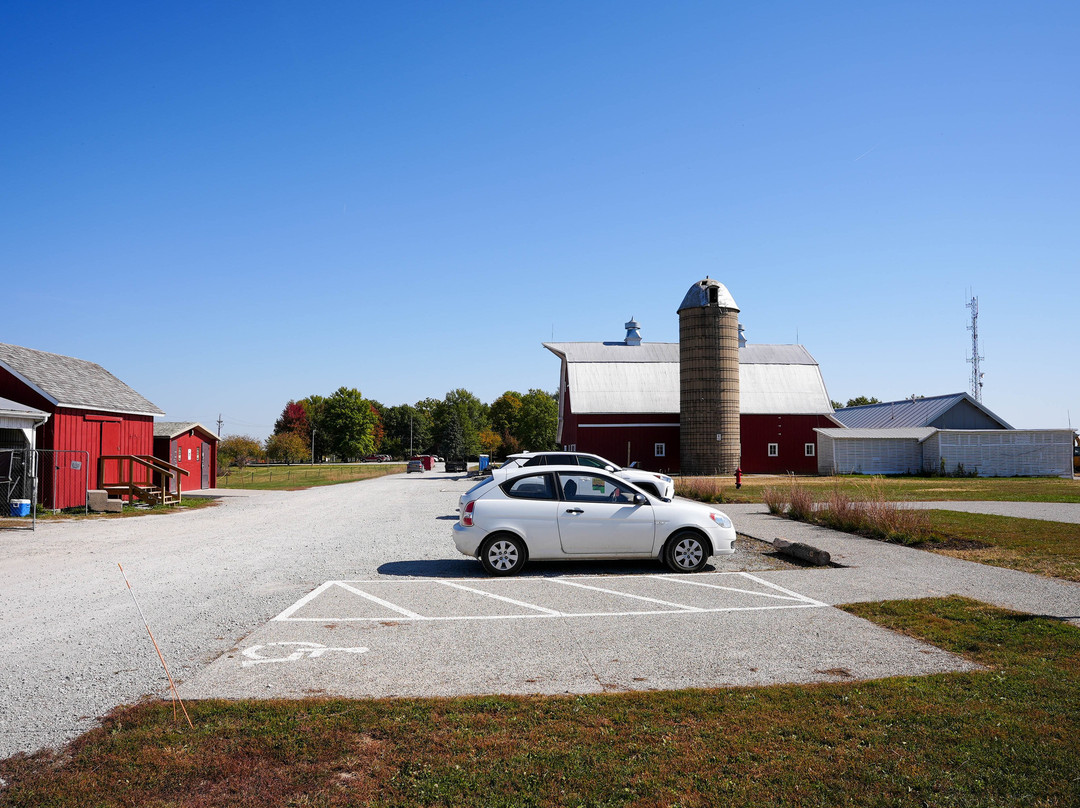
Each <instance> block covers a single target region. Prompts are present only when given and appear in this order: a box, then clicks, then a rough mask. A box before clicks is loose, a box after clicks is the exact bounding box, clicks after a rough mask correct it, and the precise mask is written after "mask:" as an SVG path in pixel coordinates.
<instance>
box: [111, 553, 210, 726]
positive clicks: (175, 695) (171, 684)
mask: <svg viewBox="0 0 1080 808" xmlns="http://www.w3.org/2000/svg"><path fill="white" fill-rule="evenodd" d="M116 566H118V567H120V574H121V575H123V576H124V583H126V584H127V588H128V592H130V593H131V599H132V600H133V601H135V608H136V609H138V610H139V617H141V618H142V621H143V625H144V626H145V627H146V633H147V634H149V635H150V642H152V643H153V644H154V650H155V651H157V655H158V659H160V660H161V667H163V668H164V669H165V675H166V676H167V677H169V687H170V688H171V689H172V694H173V719H174V720H175V719H176V702H180V709H181V710H183V711H184V718H186V719H187V722H188V726H189V727H191V728H192V729H195V725H194V724H192V723H191V716H189V715H188V711H187V707H185V706H184V700H183V699H181V698H180V694H179V693H178V692H177V691H176V682H174V681H173V678H172V674H171V673H169V666H168V665H166V664H165V657H164V656H162V654H161V649H160V648H158V644H157V640H155V639H154V632H152V631H151V630H150V624H149V623H147V622H146V615H144V614H143V610H142V607H141V606H140V605H139V601H138V600H137V599H136V598H135V590H134V589H132V588H131V581H129V580H128V577H127V573H126V572H124V568H123V567H122V566H121V565H120V563H119V562H117V564H116Z"/></svg>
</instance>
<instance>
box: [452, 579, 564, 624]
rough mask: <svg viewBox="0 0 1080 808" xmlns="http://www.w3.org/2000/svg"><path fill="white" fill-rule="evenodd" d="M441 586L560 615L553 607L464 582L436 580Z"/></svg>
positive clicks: (555, 615)
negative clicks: (539, 604)
mask: <svg viewBox="0 0 1080 808" xmlns="http://www.w3.org/2000/svg"><path fill="white" fill-rule="evenodd" d="M438 583H440V584H442V585H443V586H449V587H452V588H454V589H461V590H463V591H465V592H475V593H476V594H477V595H483V596H484V597H485V598H494V599H495V600H501V601H502V602H503V603H511V604H513V605H514V606H520V607H522V608H523V609H535V610H536V611H538V612H543V613H544V614H547V615H550V616H552V617H562V616H563V613H562V612H557V611H555V610H554V609H545V608H544V607H543V606H537V605H535V604H533V603H525V601H522V600H514V599H513V598H507V597H504V596H502V595H495V594H493V593H491V592H485V591H484V590H483V589H473V588H472V587H471V586H465V585H464V584H455V583H452V582H450V581H438Z"/></svg>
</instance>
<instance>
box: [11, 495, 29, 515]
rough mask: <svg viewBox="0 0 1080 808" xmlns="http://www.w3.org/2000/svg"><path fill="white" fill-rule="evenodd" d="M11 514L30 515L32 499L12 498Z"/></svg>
mask: <svg viewBox="0 0 1080 808" xmlns="http://www.w3.org/2000/svg"><path fill="white" fill-rule="evenodd" d="M11 515H12V516H29V515H30V500H28V499H13V500H11Z"/></svg>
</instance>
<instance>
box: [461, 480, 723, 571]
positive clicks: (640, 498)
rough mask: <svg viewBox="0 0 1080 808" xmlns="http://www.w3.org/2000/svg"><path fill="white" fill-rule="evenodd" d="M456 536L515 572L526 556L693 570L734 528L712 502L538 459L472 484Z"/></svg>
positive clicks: (474, 553) (489, 567)
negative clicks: (664, 494)
mask: <svg viewBox="0 0 1080 808" xmlns="http://www.w3.org/2000/svg"><path fill="white" fill-rule="evenodd" d="M454 543H455V544H456V545H457V548H458V550H460V551H461V552H462V553H464V554H465V555H467V556H470V557H472V558H477V559H479V560H480V563H481V564H482V565H483V567H484V569H485V570H486V571H487V572H488V573H490V574H491V575H514V574H516V573H518V572H521V569H522V567H523V566H524V565H525V562H526V561H527V560H529V559H533V560H537V561H539V560H554V559H562V560H565V559H575V558H577V559H615V558H656V559H659V560H660V561H662V562H664V563H665V564H667V566H668V567H669V568H670V569H671V570H673V571H675V572H697V571H698V570H700V569H701V568H702V567H704V566H705V563H706V562H707V561H708V560H709V557H710V556H712V555H731V554H732V553H734V552H735V528H734V527H733V526H732V524H731V520H730V519H729V518H728V517H727V515H726V514H724V513H723V512H721V511H718V510H716V509H715V508H711V507H709V506H707V505H702V504H701V503H698V502H688V501H684V500H679V501H674V502H672V501H668V500H664V499H662V498H660V497H658V496H656V495H655V494H653V493H651V492H646V491H644V490H642V489H641V488H638V487H637V486H635V485H633V484H632V483H628V482H627V481H626V480H624V479H621V478H620V477H616V476H615V475H614V474H612V473H611V472H608V471H600V470H593V469H585V468H581V467H580V466H538V467H522V468H517V469H512V470H510V471H509V473H508V474H507V476H506V478H505V480H503V481H501V482H500V481H498V480H496V481H493V484H491V485H486V486H481V487H478V488H476V489H475V490H474V494H473V496H472V498H470V499H469V500H468V502H466V503H465V507H463V508H462V509H461V514H460V516H459V517H458V522H457V524H456V525H454Z"/></svg>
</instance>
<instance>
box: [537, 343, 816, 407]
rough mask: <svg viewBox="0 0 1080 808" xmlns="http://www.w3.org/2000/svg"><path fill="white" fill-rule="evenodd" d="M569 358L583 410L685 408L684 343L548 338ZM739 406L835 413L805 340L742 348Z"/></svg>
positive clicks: (574, 395) (575, 397) (575, 399)
mask: <svg viewBox="0 0 1080 808" xmlns="http://www.w3.org/2000/svg"><path fill="white" fill-rule="evenodd" d="M544 347H545V348H547V349H548V350H549V351H551V352H552V353H554V354H555V355H556V356H558V357H560V358H561V359H562V360H563V362H564V363H565V365H566V377H567V382H568V384H569V386H570V391H571V393H570V400H571V403H572V406H573V409H574V412H577V413H627V414H630V413H677V412H679V395H680V390H679V343H677V342H645V343H642V344H641V345H626V344H625V343H622V342H545V343H544ZM739 409H740V411H741V412H742V413H745V414H755V415H771V414H780V415H796V414H804V415H831V414H832V411H833V410H832V405H831V403H830V402H829V395H828V393H827V392H826V390H825V382H824V380H823V379H822V378H821V370H820V368H819V367H818V364H817V362H815V361H814V357H812V356H811V355H810V352H809V351H807V350H806V348H804V347H803V346H802V345H746V346H744V347H742V348H740V349H739Z"/></svg>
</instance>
